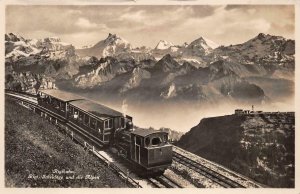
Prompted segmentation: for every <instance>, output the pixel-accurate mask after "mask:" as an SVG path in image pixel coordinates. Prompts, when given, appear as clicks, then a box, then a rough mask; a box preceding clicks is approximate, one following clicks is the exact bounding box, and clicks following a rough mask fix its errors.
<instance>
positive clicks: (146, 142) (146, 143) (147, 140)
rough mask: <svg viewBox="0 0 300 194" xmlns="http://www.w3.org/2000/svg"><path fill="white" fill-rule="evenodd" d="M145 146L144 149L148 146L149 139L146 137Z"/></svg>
mask: <svg viewBox="0 0 300 194" xmlns="http://www.w3.org/2000/svg"><path fill="white" fill-rule="evenodd" d="M145 145H146V147H148V146H149V145H150V138H149V137H147V138H146V139H145Z"/></svg>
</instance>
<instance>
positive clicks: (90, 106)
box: [70, 99, 123, 119]
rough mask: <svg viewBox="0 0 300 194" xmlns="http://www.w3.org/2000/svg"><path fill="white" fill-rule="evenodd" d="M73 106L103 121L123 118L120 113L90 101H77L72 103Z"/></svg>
mask: <svg viewBox="0 0 300 194" xmlns="http://www.w3.org/2000/svg"><path fill="white" fill-rule="evenodd" d="M70 104H71V105H73V106H75V107H78V108H80V109H82V110H84V111H86V112H90V113H92V114H94V115H96V116H98V117H100V118H102V119H105V118H107V117H120V116H123V114H122V113H121V112H118V111H116V110H113V109H111V108H108V107H106V106H104V105H102V104H98V103H95V102H93V101H90V100H85V99H82V100H76V101H72V102H70Z"/></svg>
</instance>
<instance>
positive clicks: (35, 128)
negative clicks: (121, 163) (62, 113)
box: [5, 99, 128, 188]
mask: <svg viewBox="0 0 300 194" xmlns="http://www.w3.org/2000/svg"><path fill="white" fill-rule="evenodd" d="M89 175H90V176H89ZM72 176H74V177H79V176H82V179H79V178H78V179H76V178H75V179H67V177H72ZM5 186H6V187H73V188H75V187H96V188H102V187H128V186H126V184H125V183H124V181H122V180H121V179H120V178H119V177H118V176H117V175H116V174H114V173H113V172H111V171H110V170H109V169H107V167H106V166H105V165H104V164H103V163H101V161H100V160H99V159H98V158H97V157H95V156H94V155H92V154H91V153H89V152H86V151H85V150H84V149H83V147H81V146H80V145H78V144H75V143H74V142H73V141H72V140H71V139H70V138H68V137H67V136H65V135H63V134H62V133H61V132H59V131H58V130H57V128H56V127H55V126H54V125H52V124H49V123H48V122H46V121H44V120H42V119H41V118H40V117H39V116H38V115H34V114H32V112H30V111H29V110H27V109H25V108H23V107H20V105H17V104H15V103H14V102H13V101H11V100H10V99H6V101H5Z"/></svg>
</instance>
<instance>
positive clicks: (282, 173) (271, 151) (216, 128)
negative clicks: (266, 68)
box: [177, 113, 295, 188]
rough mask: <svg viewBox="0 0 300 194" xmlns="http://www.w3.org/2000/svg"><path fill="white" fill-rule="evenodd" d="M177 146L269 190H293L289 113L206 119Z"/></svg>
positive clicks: (292, 129)
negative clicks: (250, 179)
mask: <svg viewBox="0 0 300 194" xmlns="http://www.w3.org/2000/svg"><path fill="white" fill-rule="evenodd" d="M177 145H178V146H179V147H181V148H183V149H186V150H188V151H190V152H192V153H195V154H197V155H199V156H202V157H204V158H206V159H208V160H211V161H214V162H217V163H219V164H221V165H224V166H225V167H228V168H230V169H232V170H234V171H237V172H239V173H241V174H244V175H245V176H248V177H250V178H253V179H254V180H256V181H258V182H260V183H263V184H266V185H268V186H270V187H280V188H291V187H294V184H295V183H294V178H295V154H294V153H295V117H294V114H292V113H274V114H260V115H258V114H257V115H250V114H249V115H228V116H220V117H212V118H205V119H202V120H201V122H200V123H199V124H198V125H197V126H195V127H193V128H192V129H191V130H190V131H189V132H188V133H186V134H185V135H183V136H182V137H181V139H180V140H179V142H178V143H177Z"/></svg>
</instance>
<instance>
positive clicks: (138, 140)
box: [135, 137, 142, 146]
mask: <svg viewBox="0 0 300 194" xmlns="http://www.w3.org/2000/svg"><path fill="white" fill-rule="evenodd" d="M135 143H136V144H137V145H140V146H141V145H142V138H141V137H136V142H135Z"/></svg>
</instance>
